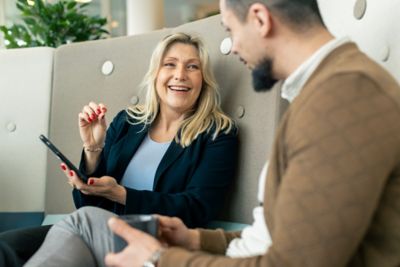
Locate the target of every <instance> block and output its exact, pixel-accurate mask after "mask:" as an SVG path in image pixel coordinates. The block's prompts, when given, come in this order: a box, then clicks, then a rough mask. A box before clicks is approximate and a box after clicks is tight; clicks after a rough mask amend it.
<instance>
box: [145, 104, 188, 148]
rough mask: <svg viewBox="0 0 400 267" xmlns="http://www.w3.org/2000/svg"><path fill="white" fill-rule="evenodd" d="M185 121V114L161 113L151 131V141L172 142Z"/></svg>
mask: <svg viewBox="0 0 400 267" xmlns="http://www.w3.org/2000/svg"><path fill="white" fill-rule="evenodd" d="M184 119H185V114H182V113H180V114H178V113H173V112H162V111H160V113H159V114H158V116H157V118H156V119H155V121H154V122H153V124H152V125H151V128H150V131H149V134H150V137H151V139H152V140H154V141H156V142H168V141H172V139H174V137H175V135H176V133H177V132H178V130H179V128H180V127H181V124H182V121H183V120H184Z"/></svg>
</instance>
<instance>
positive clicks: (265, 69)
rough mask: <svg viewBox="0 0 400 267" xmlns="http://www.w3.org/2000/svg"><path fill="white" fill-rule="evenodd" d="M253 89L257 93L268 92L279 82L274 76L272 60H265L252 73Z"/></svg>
mask: <svg viewBox="0 0 400 267" xmlns="http://www.w3.org/2000/svg"><path fill="white" fill-rule="evenodd" d="M251 75H252V77H253V88H254V90H255V91H256V92H266V91H269V90H271V88H272V87H273V86H274V85H275V83H276V82H277V81H278V80H276V79H274V78H273V76H272V60H271V59H268V58H264V59H263V60H262V61H261V62H260V63H259V64H257V66H256V67H255V68H254V69H253V71H252V72H251Z"/></svg>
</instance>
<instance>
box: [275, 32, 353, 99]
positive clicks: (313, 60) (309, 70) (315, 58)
mask: <svg viewBox="0 0 400 267" xmlns="http://www.w3.org/2000/svg"><path fill="white" fill-rule="evenodd" d="M349 41H350V39H349V38H348V37H342V38H336V39H333V40H331V41H329V42H328V43H326V44H325V45H323V46H321V48H320V49H318V50H317V51H316V52H315V53H314V54H313V55H312V56H311V57H309V58H308V59H307V60H306V61H304V62H303V63H302V64H301V65H300V66H299V67H298V68H297V69H296V70H295V71H294V72H293V73H292V74H290V76H289V77H287V78H286V80H285V81H284V83H283V85H282V88H281V96H282V98H284V99H286V100H288V101H289V102H292V101H293V100H294V99H295V98H296V96H298V95H299V94H300V92H301V90H302V89H303V87H304V85H305V84H306V82H307V81H308V79H309V78H310V77H311V75H312V74H313V73H314V71H315V70H316V69H317V67H318V66H319V64H320V63H321V61H322V60H324V58H326V56H327V55H328V54H329V53H331V52H332V51H333V50H334V49H336V48H337V47H339V46H341V45H343V44H345V43H347V42H349Z"/></svg>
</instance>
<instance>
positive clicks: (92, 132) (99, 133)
mask: <svg viewBox="0 0 400 267" xmlns="http://www.w3.org/2000/svg"><path fill="white" fill-rule="evenodd" d="M106 112H107V107H106V106H105V105H104V104H102V103H99V104H96V103H94V102H90V103H89V104H88V105H86V106H84V107H83V109H82V112H81V113H79V115H78V117H79V134H80V136H81V139H82V142H83V145H84V146H85V147H93V148H100V147H103V145H104V140H105V138H106V130H107V124H106V119H105V115H106Z"/></svg>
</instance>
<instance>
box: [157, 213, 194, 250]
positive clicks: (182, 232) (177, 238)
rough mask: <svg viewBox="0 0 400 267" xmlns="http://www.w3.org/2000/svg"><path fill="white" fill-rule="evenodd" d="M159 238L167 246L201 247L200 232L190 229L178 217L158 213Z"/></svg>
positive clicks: (192, 248) (191, 248)
mask: <svg viewBox="0 0 400 267" xmlns="http://www.w3.org/2000/svg"><path fill="white" fill-rule="evenodd" d="M157 218H158V221H159V238H160V240H161V241H162V242H163V243H164V244H165V245H167V246H180V247H184V248H186V249H190V250H199V249H200V233H199V231H198V230H196V229H189V228H187V227H186V225H185V224H184V223H183V222H182V220H181V219H179V218H177V217H168V216H161V215H157Z"/></svg>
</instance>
